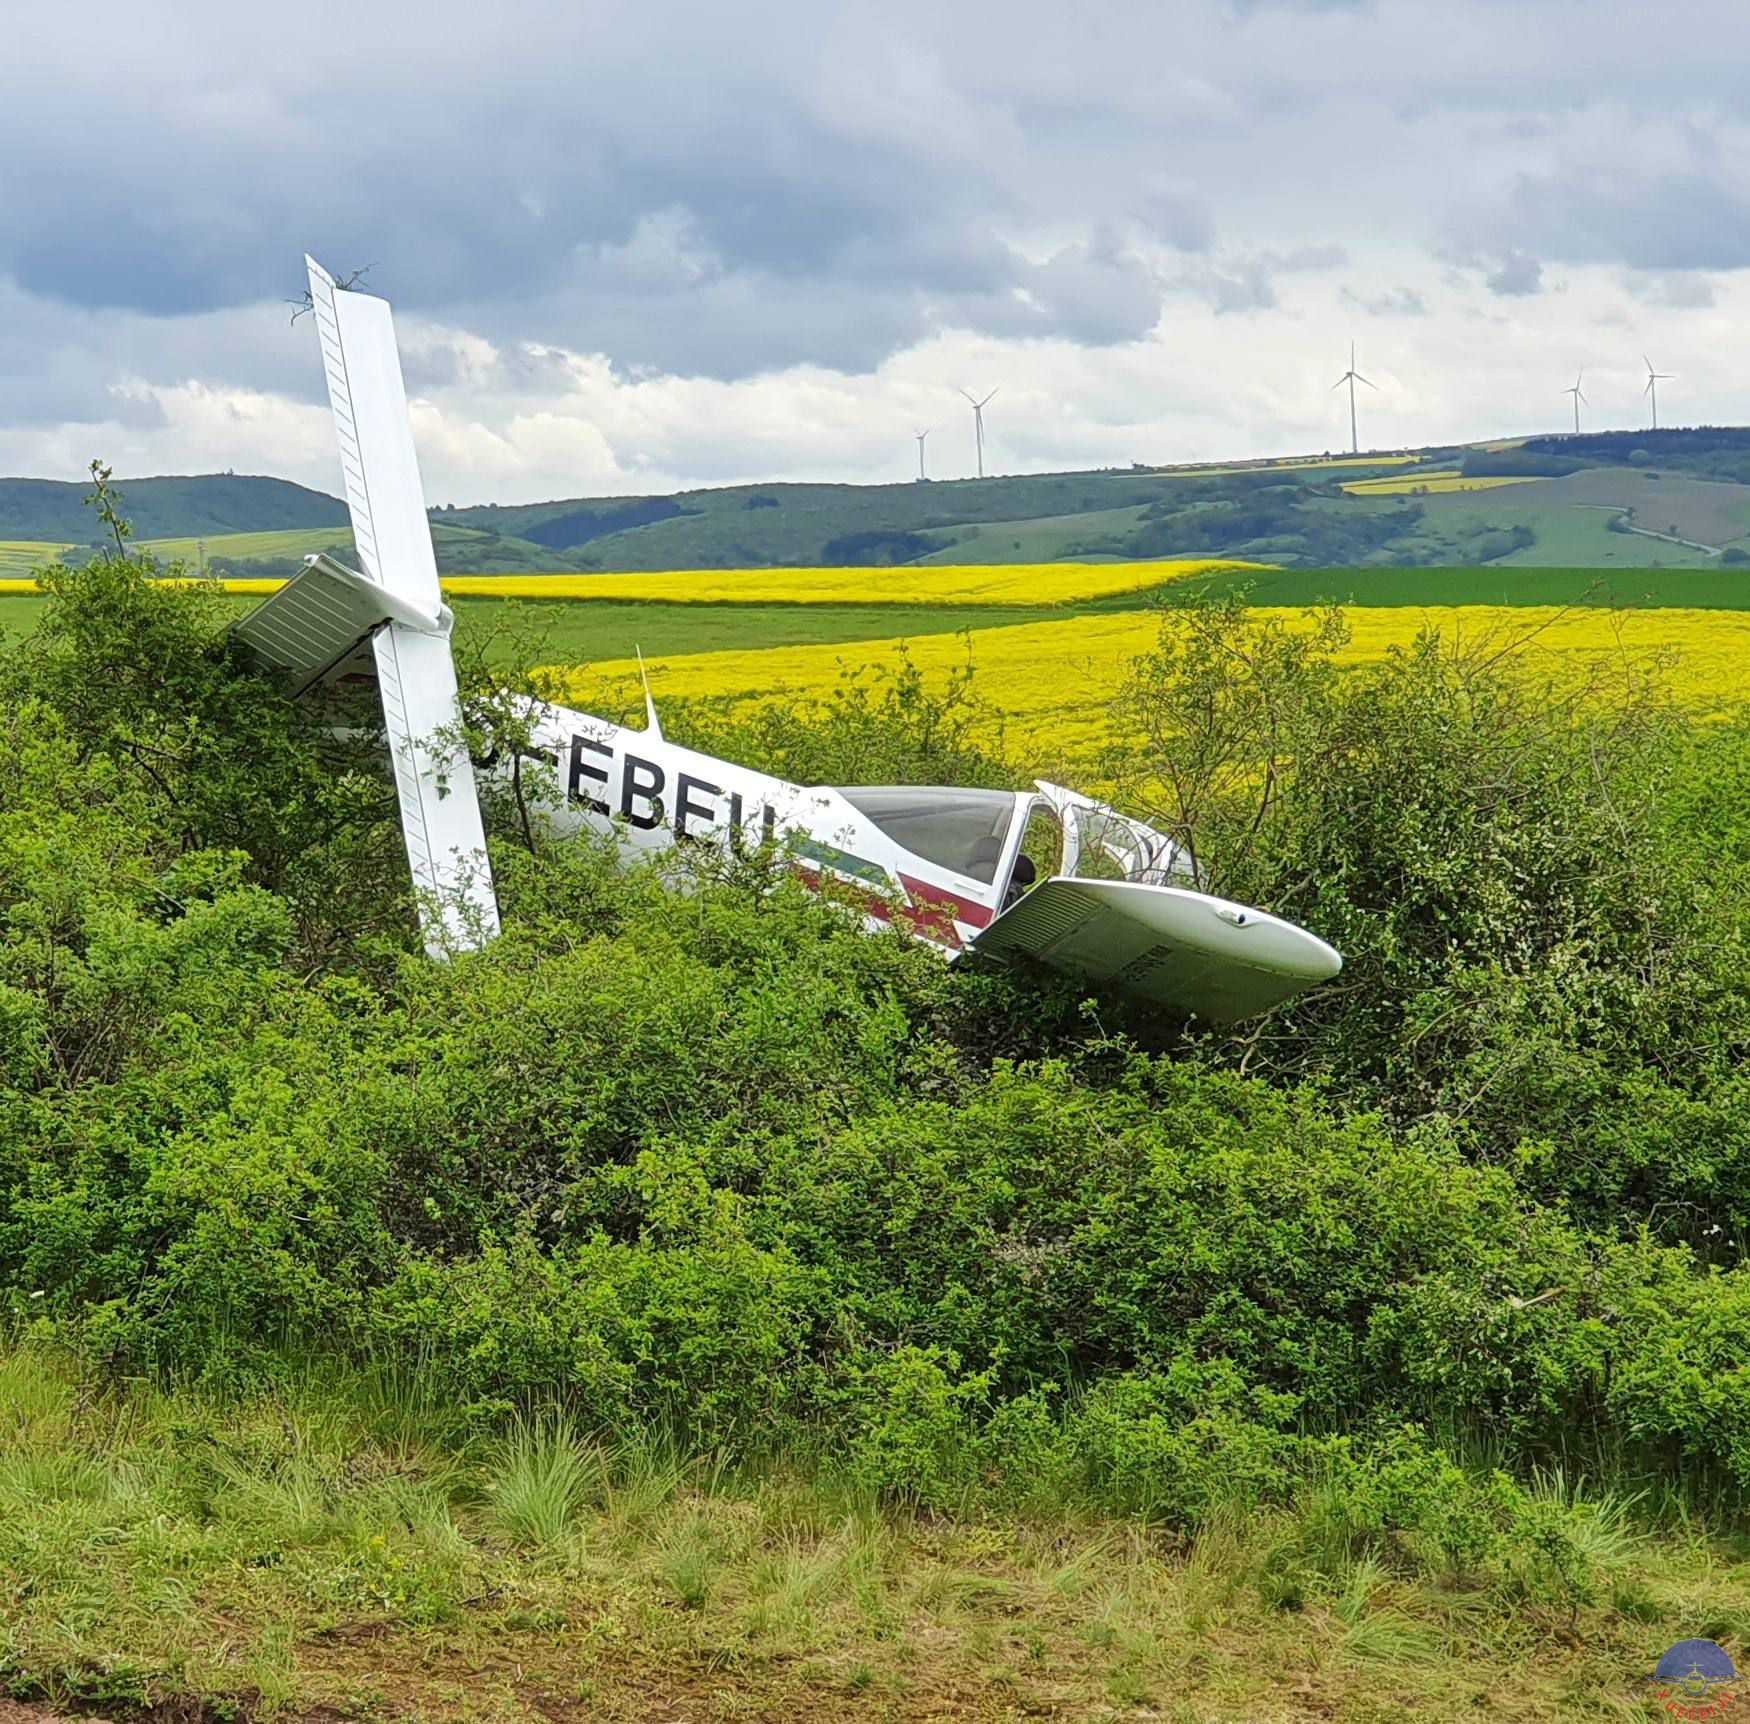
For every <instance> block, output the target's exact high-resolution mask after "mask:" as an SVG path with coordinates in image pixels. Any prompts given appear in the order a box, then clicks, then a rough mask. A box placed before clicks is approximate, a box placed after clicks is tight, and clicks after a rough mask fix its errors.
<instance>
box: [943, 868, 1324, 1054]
mask: <svg viewBox="0 0 1750 1724" xmlns="http://www.w3.org/2000/svg"><path fill="white" fill-rule="evenodd" d="M972 949H973V950H974V951H976V952H978V953H980V954H982V955H984V956H986V957H991V958H996V959H999V960H1009V959H1014V958H1031V959H1033V960H1035V961H1037V962H1039V963H1042V964H1046V965H1048V966H1050V967H1051V968H1052V969H1056V970H1063V971H1066V972H1068V973H1070V974H1072V975H1079V976H1084V977H1086V978H1087V979H1088V980H1089V981H1094V982H1106V983H1110V984H1112V985H1113V986H1115V987H1118V988H1121V989H1123V990H1124V991H1125V992H1126V993H1133V994H1137V995H1140V996H1141V997H1142V998H1144V999H1147V1000H1151V1001H1153V1002H1154V1003H1155V1004H1157V1005H1160V1006H1165V1007H1168V1008H1170V1009H1171V1010H1173V1011H1178V1012H1184V1013H1186V1014H1189V1015H1195V1016H1197V1017H1200V1018H1208V1019H1210V1020H1212V1021H1214V1022H1217V1023H1230V1022H1232V1021H1234V1020H1235V1019H1238V1018H1246V1017H1251V1016H1253V1015H1254V1014H1256V1013H1258V1012H1263V1011H1268V1010H1269V1009H1270V1007H1272V1006H1275V1005H1279V1004H1281V1002H1282V1001H1284V1000H1286V999H1291V998H1292V997H1293V996H1294V995H1296V994H1298V993H1300V992H1302V991H1303V990H1304V989H1306V988H1310V987H1311V986H1312V985H1313V984H1314V983H1315V982H1321V981H1324V980H1326V979H1328V978H1329V977H1331V976H1334V975H1335V974H1336V973H1337V971H1338V970H1339V969H1340V968H1341V967H1342V959H1341V958H1340V957H1338V955H1337V953H1336V952H1334V951H1333V950H1332V949H1331V948H1330V947H1329V946H1327V945H1326V944H1325V942H1324V941H1323V940H1321V939H1319V938H1318V937H1317V936H1316V935H1314V934H1309V933H1308V932H1307V931H1306V929H1304V928H1297V927H1296V926H1295V925H1294V924H1293V923H1292V922H1285V921H1282V920H1281V919H1280V918H1279V917H1276V916H1271V915H1268V914H1267V913H1266V912H1264V911H1262V910H1253V909H1249V908H1247V907H1246V906H1244V905H1239V904H1229V903H1228V902H1226V900H1224V899H1220V898H1212V897H1209V896H1207V895H1206V894H1204V893H1201V892H1189V891H1184V890H1181V889H1179V888H1177V887H1171V886H1154V885H1144V884H1139V883H1137V882H1135V881H1129V880H1072V879H1065V878H1057V879H1052V880H1047V881H1045V882H1043V883H1042V884H1041V885H1039V886H1036V887H1035V888H1034V889H1033V890H1032V891H1031V892H1029V893H1028V894H1027V895H1026V897H1024V898H1022V899H1021V900H1020V901H1019V902H1018V903H1016V904H1014V905H1012V906H1011V907H1010V908H1009V909H1007V910H1005V911H1004V912H1003V913H1002V914H1001V915H1000V916H998V917H997V919H996V920H995V921H994V922H992V923H991V925H990V926H989V927H988V928H986V929H984V930H983V932H981V933H980V934H979V935H978V936H977V937H976V938H975V939H974V940H973V942H972Z"/></svg>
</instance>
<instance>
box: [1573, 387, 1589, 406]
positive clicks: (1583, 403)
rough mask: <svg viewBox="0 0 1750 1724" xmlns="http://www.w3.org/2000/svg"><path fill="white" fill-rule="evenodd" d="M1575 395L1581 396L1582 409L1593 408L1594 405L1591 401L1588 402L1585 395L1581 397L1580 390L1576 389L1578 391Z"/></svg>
mask: <svg viewBox="0 0 1750 1724" xmlns="http://www.w3.org/2000/svg"><path fill="white" fill-rule="evenodd" d="M1574 393H1575V394H1576V395H1579V396H1580V405H1581V406H1582V407H1590V406H1591V405H1592V403H1591V402H1590V401H1588V400H1587V399H1586V397H1585V396H1584V395H1580V391H1579V390H1578V389H1576V390H1575V391H1574Z"/></svg>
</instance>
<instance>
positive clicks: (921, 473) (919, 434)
mask: <svg viewBox="0 0 1750 1724" xmlns="http://www.w3.org/2000/svg"><path fill="white" fill-rule="evenodd" d="M930 429H931V430H934V429H935V427H934V426H931V428H930ZM929 434H930V433H929V431H914V432H912V436H914V437H915V438H917V440H918V477H919V478H920V479H922V478H923V477H924V476H925V475H924V439H925V438H926V437H927V436H929Z"/></svg>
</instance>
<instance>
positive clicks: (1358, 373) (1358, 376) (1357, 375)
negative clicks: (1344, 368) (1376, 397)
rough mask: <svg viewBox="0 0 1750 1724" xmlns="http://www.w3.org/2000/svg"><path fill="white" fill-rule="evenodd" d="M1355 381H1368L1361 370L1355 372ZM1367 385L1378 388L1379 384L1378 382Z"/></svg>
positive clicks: (1370, 387)
mask: <svg viewBox="0 0 1750 1724" xmlns="http://www.w3.org/2000/svg"><path fill="white" fill-rule="evenodd" d="M1355 381H1356V382H1357V383H1367V379H1366V378H1365V377H1363V376H1362V375H1361V373H1360V372H1359V371H1357V372H1356V373H1355ZM1367 387H1368V388H1369V389H1377V388H1378V387H1379V385H1378V384H1377V383H1367Z"/></svg>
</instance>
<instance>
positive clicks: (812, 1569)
mask: <svg viewBox="0 0 1750 1724" xmlns="http://www.w3.org/2000/svg"><path fill="white" fill-rule="evenodd" d="M0 1408H3V1409H4V1411H3V1413H0V1685H3V1686H4V1687H5V1688H7V1689H9V1690H10V1691H11V1693H13V1694H14V1695H16V1696H19V1697H23V1698H30V1699H40V1700H43V1701H45V1702H47V1703H51V1704H59V1705H64V1706H74V1707H78V1708H81V1709H86V1710H97V1711H99V1712H102V1713H106V1714H110V1715H114V1716H126V1715H129V1714H130V1713H136V1714H137V1713H139V1712H141V1711H145V1712H147V1713H148V1715H151V1714H152V1713H153V1712H154V1711H155V1712H156V1715H157V1716H159V1717H165V1718H168V1717H177V1718H192V1717H207V1718H215V1719H217V1718H246V1717H247V1718H254V1717H259V1718H264V1719H266V1718H285V1719H315V1718H323V1719H333V1718H336V1717H348V1718H359V1719H391V1718H393V1719H409V1718H419V1719H427V1720H464V1719H482V1718H491V1719H494V1720H524V1719H527V1720H535V1719H584V1718H589V1719H618V1718H646V1717H664V1718H680V1717H685V1718H689V1719H716V1718H723V1719H729V1718H777V1717H780V1716H784V1717H797V1716H801V1717H853V1718H879V1719H911V1718H923V1717H932V1718H957V1719H958V1718H965V1719H998V1718H1018V1717H1023V1716H1052V1717H1058V1718H1088V1719H1096V1718H1116V1717H1171V1718H1178V1719H1185V1720H1192V1719H1199V1720H1201V1719H1212V1720H1214V1719H1220V1720H1242V1719H1245V1720H1265V1719H1284V1720H1286V1719H1315V1718H1316V1719H1335V1720H1344V1721H1350V1724H1366V1721H1371V1720H1378V1719H1384V1718H1386V1717H1388V1716H1389V1717H1393V1718H1396V1717H1400V1716H1403V1715H1404V1714H1406V1713H1409V1714H1413V1715H1415V1716H1418V1717H1424V1718H1431V1719H1483V1718H1487V1719H1491V1720H1495V1719H1500V1718H1503V1717H1506V1718H1563V1719H1566V1718H1572V1719H1576V1720H1578V1719H1582V1718H1584V1719H1587V1720H1591V1719H1596V1718H1599V1717H1601V1716H1603V1717H1612V1716H1614V1717H1625V1718H1626V1717H1634V1716H1640V1715H1641V1714H1642V1708H1643V1707H1644V1706H1645V1704H1646V1697H1647V1695H1648V1694H1649V1693H1650V1690H1649V1689H1648V1688H1647V1687H1646V1685H1645V1684H1644V1683H1643V1682H1642V1678H1643V1677H1644V1676H1645V1674H1646V1673H1647V1672H1648V1671H1650V1670H1651V1668H1652V1664H1653V1661H1654V1659H1655V1658H1656V1657H1657V1655H1658V1653H1659V1652H1660V1650H1661V1649H1662V1648H1663V1647H1665V1646H1666V1645H1668V1644H1670V1643H1671V1642H1673V1641H1675V1640H1677V1639H1679V1638H1682V1637H1684V1636H1687V1635H1706V1636H1709V1637H1711V1638H1715V1639H1719V1640H1721V1641H1723V1642H1724V1643H1725V1644H1727V1645H1728V1647H1730V1648H1733V1649H1736V1648H1737V1647H1738V1646H1739V1645H1740V1643H1741V1641H1742V1639H1743V1638H1744V1636H1745V1634H1746V1631H1747V1630H1750V1568H1747V1567H1746V1565H1745V1562H1744V1555H1745V1553H1744V1551H1743V1549H1742V1548H1741V1547H1739V1546H1736V1545H1733V1544H1731V1543H1729V1542H1727V1541H1725V1540H1722V1539H1720V1538H1718V1537H1715V1536H1710V1534H1709V1533H1708V1532H1706V1531H1705V1530H1704V1529H1702V1528H1700V1527H1698V1526H1696V1525H1694V1524H1693V1523H1688V1524H1684V1523H1679V1524H1667V1525H1664V1526H1657V1527H1655V1526H1652V1525H1637V1524H1636V1523H1635V1522H1634V1520H1633V1518H1632V1512H1631V1511H1632V1508H1633V1506H1634V1505H1631V1504H1625V1503H1623V1502H1620V1501H1615V1500H1613V1499H1611V1498H1609V1497H1607V1496H1605V1497H1592V1498H1590V1499H1589V1500H1590V1518H1589V1524H1590V1525H1591V1526H1592V1528H1593V1533H1592V1543H1593V1546H1594V1548H1593V1549H1592V1551H1591V1553H1590V1556H1591V1560H1592V1562H1593V1564H1594V1566H1595V1569H1596V1572H1597V1574H1598V1576H1599V1577H1600V1582H1601V1585H1600V1589H1599V1591H1598V1594H1597V1597H1596V1599H1595V1601H1594V1602H1592V1603H1589V1604H1585V1605H1575V1606H1571V1607H1570V1608H1567V1609H1564V1610H1558V1611H1552V1610H1550V1609H1548V1608H1539V1607H1534V1606H1528V1605H1527V1604H1526V1603H1525V1601H1524V1600H1523V1598H1521V1597H1517V1596H1515V1595H1513V1594H1512V1593H1511V1592H1510V1591H1509V1590H1506V1589H1504V1588H1503V1586H1502V1584H1501V1583H1500V1582H1499V1580H1498V1579H1497V1581H1496V1582H1495V1583H1493V1584H1486V1583H1484V1582H1483V1581H1482V1580H1480V1579H1478V1578H1475V1577H1470V1576H1466V1575H1465V1574H1463V1573H1461V1572H1456V1571H1452V1570H1450V1569H1448V1570H1445V1571H1442V1570H1440V1569H1439V1568H1437V1567H1435V1568H1430V1567H1429V1566H1428V1564H1427V1563H1425V1562H1420V1561H1414V1560H1411V1553H1408V1552H1406V1551H1403V1550H1398V1549H1394V1548H1392V1547H1390V1546H1380V1545H1369V1546H1366V1547H1361V1546H1358V1545H1357V1544H1356V1543H1355V1542H1354V1541H1353V1540H1352V1539H1350V1538H1348V1537H1347V1536H1345V1534H1344V1532H1343V1529H1342V1528H1341V1526H1340V1525H1338V1524H1336V1522H1335V1521H1334V1519H1333V1517H1332V1514H1331V1512H1330V1508H1331V1505H1330V1503H1329V1502H1328V1501H1326V1500H1324V1499H1322V1498H1321V1497H1320V1495H1319V1493H1318V1491H1317V1490H1316V1489H1313V1490H1309V1491H1308V1492H1307V1493H1306V1494H1305V1495H1304V1496H1303V1498H1302V1499H1301V1500H1299V1501H1298V1502H1297V1503H1296V1504H1295V1505H1294V1506H1292V1507H1287V1508H1274V1509H1268V1510H1259V1511H1256V1512H1253V1513H1250V1514H1242V1513H1240V1512H1238V1511H1237V1510H1228V1511H1217V1512H1216V1513H1214V1514H1212V1515H1211V1516H1210V1517H1208V1519H1207V1520H1206V1521H1205V1522H1204V1523H1203V1525H1202V1527H1201V1529H1200V1530H1199V1531H1197V1532H1196V1533H1195V1534H1194V1535H1191V1536H1181V1535H1179V1534H1176V1533H1174V1532H1171V1531H1167V1530H1164V1529H1160V1528H1153V1527H1149V1526H1146V1525H1143V1524H1139V1523H1125V1522H1115V1521H1110V1520H1097V1519H1092V1518H1088V1517H1084V1516H1081V1515H1077V1514H1074V1513H1071V1512H1068V1511H1065V1512H1063V1513H1061V1514H1055V1515H1053V1514H1043V1515H1042V1514H1038V1513H1035V1514H1034V1515H1032V1516H1030V1517H1027V1518H1024V1519H1010V1520H1002V1521H991V1520H970V1521H965V1522H959V1521H955V1520H950V1519H935V1518H925V1517H921V1516H917V1515H911V1514H907V1513H904V1512H902V1511H899V1510H896V1509H883V1508H881V1507H879V1506H878V1505H875V1504H873V1503H871V1502H869V1501H868V1500H866V1499H863V1498H860V1497H859V1496H858V1495H857V1494H856V1493H855V1492H853V1491H850V1490H848V1489H845V1488H841V1487H839V1486H837V1485H835V1484H834V1483H833V1481H832V1480H831V1479H830V1478H824V1477H821V1476H810V1475H808V1474H807V1473H805V1472H803V1471H801V1470H797V1469H790V1468H785V1467H772V1468H768V1469H766V1470H764V1471H762V1472H761V1473H759V1474H758V1475H757V1476H756V1475H747V1474H735V1475H731V1474H729V1473H727V1472H726V1471H725V1470H724V1469H722V1468H721V1467H717V1466H714V1465H713V1464H712V1463H711V1462H710V1461H709V1459H700V1458H698V1457H690V1456H685V1455H682V1454H679V1453H677V1452H675V1451H674V1450H673V1449H671V1448H669V1447H667V1446H665V1445H664V1444H663V1443H662V1442H660V1441H658V1440H655V1439H651V1438H648V1437H645V1438H639V1439H633V1440H627V1441H624V1442H621V1443H618V1444H614V1445H606V1446H604V1445H600V1444H596V1443H592V1442H588V1441H585V1440H584V1439H583V1438H581V1437H580V1436H579V1435H578V1434H577V1433H576V1432H575V1431H574V1430H572V1429H571V1428H570V1427H568V1426H566V1425H565V1424H563V1423H560V1422H557V1421H554V1420H546V1421H543V1420H532V1421H530V1422H527V1423H525V1424H523V1425H521V1426H519V1427H516V1428H514V1429H512V1430H511V1431H510V1432H509V1434H508V1435H506V1434H497V1435H494V1434H479V1433H470V1432H469V1431H468V1430H466V1429H465V1428H463V1427H462V1426H460V1425H459V1424H458V1423H457V1422H456V1420H455V1417H454V1416H453V1415H452V1414H451V1413H450V1412H448V1411H447V1409H446V1407H445V1405H444V1402H443V1399H442V1386H441V1385H440V1384H437V1383H435V1382H432V1383H422V1382H401V1383H393V1382H385V1381H383V1380H382V1379H380V1378H373V1377H370V1376H363V1375H350V1376H345V1377H341V1376H335V1375H325V1374H324V1373H322V1372H320V1371H312V1373H311V1374H310V1375H309V1376H308V1377H307V1378H306V1381H305V1386H304V1387H303V1389H301V1390H300V1391H299V1392H298V1393H296V1394H295V1395H283V1394H282V1395H276V1396H272V1397H266V1398H261V1399H256V1400H247V1401H239V1402H234V1403H230V1404H225V1405H221V1404H218V1403H216V1402H214V1401H212V1400H210V1399H203V1398H200V1397H196V1396H193V1395H189V1394H181V1393H173V1392H164V1391H161V1390H158V1389H154V1388H152V1387H151V1386H149V1385H146V1384H142V1383H135V1384H131V1385H126V1386H123V1387H121V1388H114V1387H111V1388H99V1387H97V1386H95V1385H94V1384H93V1383H92V1382H91V1381H89V1380H87V1379H86V1378H85V1377H84V1376H83V1375H82V1374H81V1373H80V1371H79V1370H78V1369H77V1368H75V1366H74V1365H73V1364H72V1363H71V1362H70V1361H68V1360H66V1359H65V1358H64V1357H62V1356H60V1355H56V1354H51V1353H49V1352H46V1351H43V1350H40V1349H36V1348H29V1347H26V1348H22V1349H17V1350H14V1351H12V1352H11V1353H10V1354H8V1355H7V1356H6V1357H5V1358H4V1360H3V1361H0ZM1541 1488H1543V1489H1545V1490H1546V1491H1549V1492H1551V1493H1553V1494H1555V1495H1557V1496H1560V1497H1561V1498H1562V1500H1563V1502H1564V1503H1565V1504H1567V1505H1568V1506H1570V1507H1572V1506H1573V1505H1574V1504H1575V1503H1577V1502H1580V1501H1582V1500H1584V1499H1586V1493H1585V1491H1584V1487H1582V1486H1579V1485H1577V1484H1574V1483H1572V1482H1568V1481H1563V1480H1561V1479H1560V1478H1551V1479H1546V1480H1545V1481H1544V1482H1543V1485H1542V1487H1541Z"/></svg>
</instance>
